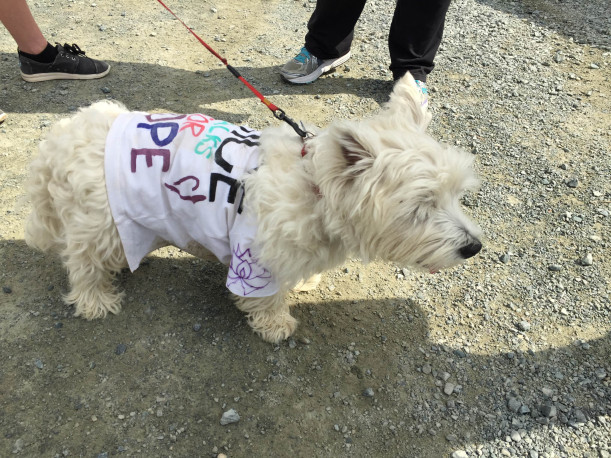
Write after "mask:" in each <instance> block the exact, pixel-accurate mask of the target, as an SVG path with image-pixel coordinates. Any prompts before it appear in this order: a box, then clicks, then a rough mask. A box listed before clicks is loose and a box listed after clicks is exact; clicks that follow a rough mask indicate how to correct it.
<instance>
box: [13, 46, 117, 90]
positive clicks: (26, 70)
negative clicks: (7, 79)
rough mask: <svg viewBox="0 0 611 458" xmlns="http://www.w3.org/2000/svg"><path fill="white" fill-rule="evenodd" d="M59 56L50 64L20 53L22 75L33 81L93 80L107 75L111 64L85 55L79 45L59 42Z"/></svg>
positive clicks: (25, 78)
mask: <svg viewBox="0 0 611 458" xmlns="http://www.w3.org/2000/svg"><path fill="white" fill-rule="evenodd" d="M55 49H57V57H56V58H55V60H54V61H53V62H51V63H50V64H43V63H40V62H36V61H34V60H32V59H29V58H27V57H25V56H23V55H21V54H19V65H20V66H21V77H22V78H23V79H24V80H26V81H29V82H31V83H33V82H36V81H47V80H92V79H96V78H102V77H103V76H106V75H107V74H108V72H109V71H110V65H108V64H107V63H106V62H102V61H100V60H95V59H91V58H89V57H87V56H85V52H84V51H82V50H81V48H79V47H78V45H76V44H73V45H72V46H70V45H69V44H67V43H66V44H64V45H63V46H62V45H60V44H58V45H57V46H56V47H55Z"/></svg>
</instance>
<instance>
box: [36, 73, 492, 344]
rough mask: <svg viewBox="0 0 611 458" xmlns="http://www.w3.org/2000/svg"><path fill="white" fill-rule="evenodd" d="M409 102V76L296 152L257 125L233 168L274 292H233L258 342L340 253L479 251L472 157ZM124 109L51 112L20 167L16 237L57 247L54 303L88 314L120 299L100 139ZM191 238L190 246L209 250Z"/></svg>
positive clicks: (441, 257)
mask: <svg viewBox="0 0 611 458" xmlns="http://www.w3.org/2000/svg"><path fill="white" fill-rule="evenodd" d="M418 100H419V98H418V92H417V89H416V87H415V84H414V81H413V79H412V77H411V76H410V75H409V74H408V75H406V76H405V77H404V78H403V79H401V80H400V81H399V82H398V83H397V84H396V85H395V88H394V90H393V93H392V95H391V98H390V102H389V103H388V104H387V105H386V106H385V107H384V109H383V110H382V111H381V112H380V113H379V114H378V115H376V116H375V117H373V118H371V119H368V120H364V121H337V122H335V123H333V124H332V125H331V126H329V128H327V129H325V130H323V131H321V132H319V133H317V134H316V135H315V136H314V137H313V138H310V139H308V140H307V141H306V144H305V150H306V153H307V154H306V155H305V156H304V157H302V155H301V150H302V147H303V143H302V140H301V139H300V138H299V137H298V136H297V135H295V134H294V132H293V131H292V130H290V128H289V127H287V126H282V127H278V128H271V129H267V130H265V131H264V132H263V133H262V135H261V142H260V148H261V154H260V166H259V168H258V170H257V171H256V172H255V173H252V174H249V175H247V176H246V177H244V188H245V196H246V197H245V201H244V208H245V211H246V212H252V213H253V214H254V215H255V217H256V219H257V235H256V239H255V247H256V252H257V256H258V258H259V262H260V264H261V265H263V266H265V267H266V268H267V269H268V270H270V271H271V272H272V274H273V275H274V277H275V279H276V281H277V283H278V284H279V285H280V286H281V290H280V292H279V293H277V294H276V295H274V296H271V297H263V298H243V297H238V298H237V299H236V303H237V306H238V307H239V308H240V310H242V311H244V312H245V313H247V316H248V320H249V324H250V325H251V327H252V328H253V329H254V330H255V331H256V332H257V333H258V334H259V335H260V336H261V337H262V338H263V339H265V340H267V341H270V342H277V341H279V340H282V339H286V338H287V337H289V336H290V335H291V334H292V333H293V332H294V330H295V327H296V324H297V322H296V320H295V319H294V318H293V317H292V316H291V315H290V311H289V307H288V305H287V304H286V302H285V300H284V296H285V293H286V291H287V290H289V289H290V288H292V287H294V286H295V285H296V284H297V283H298V282H299V281H300V280H302V279H306V278H309V277H311V276H313V275H316V274H318V273H320V272H322V271H324V270H327V269H330V268H333V267H335V266H337V265H339V264H341V263H342V262H344V261H345V260H346V259H347V258H349V257H352V256H356V257H360V258H361V259H363V260H364V261H368V260H372V259H383V260H387V261H394V262H397V263H399V264H400V265H402V266H406V265H411V266H414V267H417V268H423V269H427V270H430V271H437V270H439V269H443V268H448V267H451V266H453V265H456V264H458V263H460V262H462V261H463V260H464V259H466V258H469V257H471V256H473V255H475V254H476V253H477V252H478V251H479V250H480V248H481V243H480V241H479V239H478V238H479V229H478V228H477V227H476V226H475V225H474V224H473V223H472V222H471V221H470V220H469V219H468V218H467V217H466V216H465V215H464V214H463V212H462V210H461V206H460V203H459V199H460V196H461V195H462V193H463V191H464V190H465V189H469V188H473V187H474V186H476V185H477V183H478V181H477V179H476V178H475V175H474V173H473V171H472V160H473V159H472V157H471V155H469V154H467V153H465V152H462V151H459V150H456V149H453V148H451V147H449V146H447V145H443V144H440V143H438V142H437V141H435V140H434V139H433V138H432V137H430V136H429V135H428V134H427V133H426V127H427V125H428V122H429V119H428V117H427V116H428V115H427V114H426V113H423V112H422V110H421V108H420V106H419V103H418V102H417V101H418ZM125 111H126V110H125V108H124V107H123V106H121V105H119V104H117V103H112V102H107V101H104V102H98V103H96V104H94V105H92V106H91V107H89V108H86V109H83V110H81V111H80V112H79V113H78V114H76V116H75V117H74V118H71V119H65V120H63V121H61V122H59V123H58V124H57V125H55V126H54V127H53V129H52V130H51V132H50V134H49V135H48V137H47V139H46V140H45V141H43V142H42V143H41V145H40V154H39V156H38V158H37V159H35V160H34V162H33V163H32V168H31V180H30V185H29V189H28V191H29V196H30V198H31V202H32V206H33V211H32V214H31V215H30V217H29V220H28V222H27V226H26V242H27V243H28V244H29V245H30V246H33V247H36V248H39V249H41V250H49V249H53V250H55V251H58V252H59V253H60V254H61V256H62V259H63V262H64V264H65V266H66V268H67V270H68V275H69V280H70V285H71V291H70V292H69V293H68V295H67V296H66V297H65V301H66V302H67V303H69V304H75V306H76V312H75V314H76V315H81V316H83V317H85V318H87V319H92V318H98V317H103V316H105V315H106V314H107V313H108V312H112V313H117V312H118V311H119V309H120V304H121V297H122V293H119V292H117V290H116V289H115V288H114V286H113V284H112V281H113V277H114V275H115V274H116V273H117V272H118V271H119V270H120V269H121V268H123V267H125V266H126V260H125V256H124V254H123V248H122V245H121V240H120V238H119V234H118V232H117V229H116V228H115V225H114V222H113V219H112V215H111V212H110V208H109V205H108V199H107V195H106V188H105V180H104V147H105V141H106V135H107V133H108V130H109V129H110V126H111V124H112V122H113V120H114V119H115V118H116V117H117V116H118V115H119V114H120V113H123V112H125ZM201 248H202V247H200V246H196V247H194V249H193V250H189V247H187V250H189V251H190V252H192V253H193V254H194V255H197V256H206V257H209V253H206V254H202V253H205V250H204V251H202V249H201ZM311 287H312V282H309V283H306V284H302V286H301V288H302V289H307V288H311Z"/></svg>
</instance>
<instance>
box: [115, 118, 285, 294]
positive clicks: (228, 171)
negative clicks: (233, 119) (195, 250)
mask: <svg viewBox="0 0 611 458" xmlns="http://www.w3.org/2000/svg"><path fill="white" fill-rule="evenodd" d="M259 135H260V134H259V132H257V131H254V130H252V129H249V128H247V127H239V126H234V125H232V124H229V123H227V122H225V121H217V120H215V119H213V118H210V117H208V116H205V115H202V114H191V115H176V114H147V113H125V114H122V115H120V116H119V117H118V118H117V119H116V120H115V121H114V123H113V124H112V127H111V129H110V131H109V133H108V138H107V141H106V157H105V164H104V166H105V172H106V188H107V192H108V200H109V202H110V208H111V211H112V216H113V218H114V221H115V225H116V226H117V229H118V231H119V235H120V237H121V243H122V244H123V249H124V251H125V255H126V257H127V262H128V263H129V267H130V269H131V270H132V271H134V270H135V269H137V268H138V266H139V265H140V261H141V260H142V258H144V257H145V256H146V255H147V254H148V253H150V252H151V251H153V250H154V249H156V248H158V247H159V246H160V245H161V243H160V242H162V241H168V242H170V243H172V244H173V245H175V246H177V247H179V248H183V249H187V246H188V245H189V244H192V243H198V244H201V245H203V246H204V247H206V248H207V249H208V250H210V251H211V252H212V253H214V254H215V255H216V257H217V258H218V259H219V260H220V261H221V262H223V263H224V264H227V265H229V272H228V275H227V288H228V289H229V290H230V291H231V292H233V293H235V294H237V295H239V296H250V297H263V296H270V295H272V294H275V293H276V292H277V291H278V287H277V285H276V283H275V282H274V280H273V278H272V276H271V274H270V272H269V271H268V270H266V269H265V268H264V267H262V266H260V265H259V264H258V263H257V259H256V257H255V255H254V253H252V252H251V244H252V242H253V239H254V236H255V234H256V225H255V222H254V221H252V220H251V219H249V217H248V216H246V215H245V214H244V213H243V212H242V201H243V198H244V189H243V186H242V184H241V182H240V178H241V177H242V175H244V174H245V173H247V172H249V171H252V170H253V169H255V168H256V167H257V166H258V148H257V146H258V140H259Z"/></svg>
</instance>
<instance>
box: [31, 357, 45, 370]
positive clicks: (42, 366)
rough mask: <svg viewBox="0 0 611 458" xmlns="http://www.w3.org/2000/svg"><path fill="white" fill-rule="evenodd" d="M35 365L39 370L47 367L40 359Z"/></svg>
mask: <svg viewBox="0 0 611 458" xmlns="http://www.w3.org/2000/svg"><path fill="white" fill-rule="evenodd" d="M34 365H35V366H36V367H37V368H38V369H42V368H44V367H45V365H44V364H43V362H42V361H41V360H39V359H37V360H36V361H34Z"/></svg>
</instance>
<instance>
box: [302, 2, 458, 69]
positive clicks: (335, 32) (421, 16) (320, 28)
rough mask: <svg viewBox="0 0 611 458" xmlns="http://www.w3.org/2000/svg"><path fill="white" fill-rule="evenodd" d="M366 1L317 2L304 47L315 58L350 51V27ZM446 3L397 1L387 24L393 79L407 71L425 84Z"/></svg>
mask: <svg viewBox="0 0 611 458" xmlns="http://www.w3.org/2000/svg"><path fill="white" fill-rule="evenodd" d="M365 2H366V0H318V1H317V2H316V9H315V10H314V13H312V17H311V18H310V21H309V22H308V33H307V35H306V38H305V47H306V48H307V49H308V51H310V53H312V54H313V55H315V56H316V57H318V58H319V59H333V58H335V57H340V56H343V55H344V54H346V53H347V52H348V51H350V45H351V44H352V38H353V37H354V26H355V25H356V21H357V20H358V19H359V16H360V15H361V13H362V12H363V8H364V7H365ZM449 6H450V0H397V6H396V7H395V14H394V16H393V19H392V23H391V25H390V34H389V37H388V49H389V51H390V62H391V63H390V70H391V71H392V73H393V77H394V78H395V79H397V78H400V77H401V76H403V75H404V74H405V73H406V72H408V71H409V72H410V73H411V74H412V75H413V76H414V78H415V79H417V80H420V81H426V76H427V75H428V74H429V73H430V72H431V71H432V70H433V67H434V66H435V64H434V63H433V60H434V59H435V54H437V50H438V49H439V44H440V43H441V37H442V36H443V25H444V22H445V17H446V13H447V11H448V8H449Z"/></svg>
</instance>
